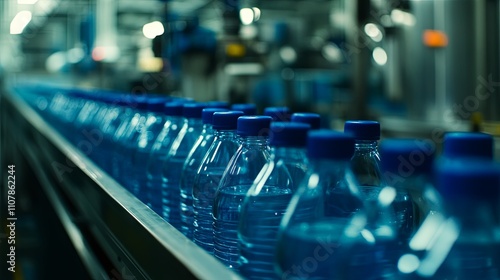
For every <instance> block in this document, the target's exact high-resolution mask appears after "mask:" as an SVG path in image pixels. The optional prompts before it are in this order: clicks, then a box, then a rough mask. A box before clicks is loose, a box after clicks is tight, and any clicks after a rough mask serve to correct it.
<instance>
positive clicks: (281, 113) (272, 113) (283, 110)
mask: <svg viewBox="0 0 500 280" xmlns="http://www.w3.org/2000/svg"><path fill="white" fill-rule="evenodd" d="M291 114H292V112H291V111H290V108H288V107H267V108H265V109H264V116H269V117H271V118H272V119H273V122H288V121H290V117H291Z"/></svg>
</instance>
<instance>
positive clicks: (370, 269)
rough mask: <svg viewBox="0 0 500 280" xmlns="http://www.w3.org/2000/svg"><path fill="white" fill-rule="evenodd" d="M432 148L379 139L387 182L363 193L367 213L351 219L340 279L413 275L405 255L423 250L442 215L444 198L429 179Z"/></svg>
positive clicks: (337, 269) (339, 264) (422, 143)
mask: <svg viewBox="0 0 500 280" xmlns="http://www.w3.org/2000/svg"><path fill="white" fill-rule="evenodd" d="M433 147H434V146H433V145H431V144H430V141H428V140H425V139H387V140H384V141H382V142H381V144H380V154H381V158H382V161H381V170H382V174H383V175H384V184H383V185H382V187H381V188H380V189H379V190H378V191H376V192H373V193H372V192H365V194H367V195H366V197H365V202H366V203H365V209H366V210H367V211H366V215H365V216H363V217H361V216H360V217H356V218H357V219H358V220H354V219H353V220H352V225H353V226H352V227H351V229H350V230H351V233H350V234H346V235H345V236H344V246H343V247H342V248H341V249H340V250H339V253H338V256H339V261H338V262H337V265H336V267H335V269H334V271H335V273H336V278H337V279H404V278H405V277H409V275H406V274H407V273H409V270H410V269H411V268H410V267H411V260H408V259H406V257H404V256H405V255H406V254H408V253H411V254H416V255H421V254H422V251H424V250H425V249H426V247H427V245H428V244H429V242H430V240H431V239H432V236H433V234H434V232H433V230H434V229H432V228H429V227H427V226H426V225H427V224H436V223H439V222H440V220H442V219H441V218H440V217H441V216H442V211H441V200H440V197H439V194H438V193H437V192H436V190H435V188H434V186H433V185H432V184H431V175H432V173H431V172H432V166H433V159H434V149H433ZM361 178H363V177H361ZM361 188H365V186H361Z"/></svg>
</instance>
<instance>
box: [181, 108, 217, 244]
mask: <svg viewBox="0 0 500 280" xmlns="http://www.w3.org/2000/svg"><path fill="white" fill-rule="evenodd" d="M224 111H227V109H222V108H205V109H203V112H202V116H201V118H202V121H203V130H202V132H201V134H200V136H199V137H198V139H197V140H196V142H195V144H194V145H193V148H191V151H190V152H189V155H188V156H187V158H186V162H184V166H183V167H182V172H181V181H180V191H181V200H180V211H181V212H180V215H181V223H182V226H181V232H182V233H183V234H184V235H185V236H186V237H188V238H189V239H192V238H193V215H194V214H193V186H194V179H195V177H196V172H197V171H198V169H199V168H200V165H201V163H202V161H203V158H204V157H205V154H206V153H207V152H208V149H209V148H210V145H212V142H213V140H214V137H215V135H214V131H213V128H212V118H213V115H214V113H216V112H224Z"/></svg>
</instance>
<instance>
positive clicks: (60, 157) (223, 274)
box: [4, 93, 240, 280]
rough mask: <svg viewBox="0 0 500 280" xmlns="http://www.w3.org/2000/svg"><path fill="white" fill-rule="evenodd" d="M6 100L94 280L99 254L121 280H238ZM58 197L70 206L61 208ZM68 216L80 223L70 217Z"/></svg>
mask: <svg viewBox="0 0 500 280" xmlns="http://www.w3.org/2000/svg"><path fill="white" fill-rule="evenodd" d="M4 100H5V101H6V102H7V103H8V105H9V106H8V107H9V108H10V111H11V113H12V115H13V117H14V118H13V120H16V123H15V127H16V131H15V133H19V134H20V135H19V136H20V137H19V138H20V139H25V140H23V141H22V143H19V145H21V147H22V148H23V149H24V150H25V151H26V153H27V155H28V156H29V158H30V159H31V160H32V162H31V164H32V165H33V168H34V169H37V174H36V175H37V176H38V177H39V178H40V179H41V181H43V182H44V189H45V190H46V192H47V194H48V195H49V197H51V199H53V200H54V203H55V205H56V208H57V209H59V210H60V211H58V214H59V217H60V218H61V219H62V222H63V223H64V224H65V228H66V230H67V232H68V235H70V236H71V237H72V240H73V244H74V245H75V247H76V248H77V249H78V250H79V252H80V254H81V256H83V257H84V258H83V259H84V262H85V263H86V265H87V266H89V267H92V268H90V270H91V271H93V272H94V273H95V275H94V276H96V279H100V278H101V277H100V276H102V269H99V265H98V264H96V262H98V260H97V259H94V260H92V258H93V254H92V251H93V252H94V254H95V252H96V250H97V251H99V250H102V252H104V254H105V255H106V257H107V258H108V259H109V261H110V262H112V264H113V266H114V268H115V269H116V271H114V272H115V273H119V274H121V275H122V277H123V279H167V278H170V279H186V278H200V279H217V280H218V279H240V277H239V276H238V275H237V274H235V273H233V272H232V271H230V270H229V269H227V268H226V267H224V266H223V265H222V264H221V263H219V262H218V261H217V260H216V259H214V258H213V257H212V256H210V255H208V254H207V253H206V252H205V251H204V250H203V249H201V248H199V247H198V246H196V245H195V244H194V243H193V242H191V241H190V240H188V239H187V238H185V237H184V236H183V235H182V234H181V233H180V232H178V231H177V230H175V229H174V228H173V227H172V226H171V225H170V224H168V223H167V222H165V221H164V220H163V219H162V218H161V217H159V216H158V215H157V214H155V213H154V212H153V211H152V210H151V209H149V208H148V207H147V206H146V205H144V204H143V203H142V202H140V201H139V200H138V199H136V198H135V197H134V196H133V195H132V194H130V193H129V192H128V191H126V190H125V189H124V188H123V187H122V186H121V185H119V184H118V183H117V182H116V181H115V180H114V179H113V178H111V177H109V176H108V175H107V174H106V173H104V172H102V171H101V170H100V169H99V167H97V166H96V165H95V164H94V163H93V162H91V161H90V160H89V159H87V157H86V156H85V155H84V154H83V153H81V152H80V151H78V150H77V149H76V148H75V147H74V146H72V145H71V144H70V143H68V142H67V141H66V140H65V139H64V138H63V137H62V136H61V135H60V134H59V133H58V132H57V131H55V130H54V129H53V128H52V127H51V126H50V124H48V123H46V122H45V121H44V120H43V119H42V118H41V117H40V116H39V115H38V114H37V113H36V112H35V111H34V110H33V109H32V108H30V107H29V106H28V105H27V104H26V103H25V102H24V101H23V100H22V99H20V98H19V97H18V96H16V95H15V94H12V93H7V94H5V98H4ZM60 197H64V198H66V203H67V204H68V205H71V206H70V207H65V208H64V207H62V206H61V207H60V205H63V204H59V202H58V201H60V200H61V199H60ZM68 209H70V210H71V211H70V212H71V213H72V217H75V218H74V219H70V218H68V216H67V215H66V214H65V211H64V210H66V211H69V210H68ZM75 220H76V221H75ZM87 240H94V243H96V244H97V247H98V248H95V246H96V244H93V245H94V247H91V246H87V244H88V243H86V242H87ZM94 268H95V269H94ZM108 274H112V273H110V272H108Z"/></svg>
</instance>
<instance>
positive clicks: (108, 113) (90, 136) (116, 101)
mask: <svg viewBox="0 0 500 280" xmlns="http://www.w3.org/2000/svg"><path fill="white" fill-rule="evenodd" d="M122 99H123V95H118V94H113V95H108V96H103V97H102V98H101V100H102V104H101V106H100V108H99V111H98V112H97V114H96V115H95V116H94V120H93V121H92V124H93V125H92V126H91V127H90V129H87V130H86V131H84V134H85V138H86V140H87V141H88V142H89V143H91V144H92V145H93V147H94V152H93V153H92V154H93V160H94V161H95V162H96V163H97V164H98V165H99V166H100V167H101V169H102V170H104V171H107V172H110V168H109V167H110V164H111V161H110V158H111V151H112V145H111V144H110V142H111V138H112V136H113V134H114V133H115V131H116V129H117V128H118V125H119V122H120V114H121V113H122V110H123V106H122V105H123V103H121V100H122Z"/></svg>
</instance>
